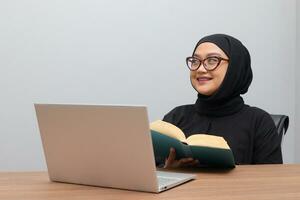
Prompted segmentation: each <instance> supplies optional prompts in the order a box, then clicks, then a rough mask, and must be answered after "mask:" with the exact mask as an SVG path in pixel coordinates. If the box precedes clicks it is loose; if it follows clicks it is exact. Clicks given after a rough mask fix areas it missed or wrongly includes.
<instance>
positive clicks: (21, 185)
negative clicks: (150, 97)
mask: <svg viewBox="0 0 300 200" xmlns="http://www.w3.org/2000/svg"><path fill="white" fill-rule="evenodd" d="M194 172H195V171H194ZM196 172H197V174H198V179H197V180H195V181H191V182H189V183H186V184H184V185H181V186H178V187H176V188H173V189H171V190H168V191H165V192H163V193H160V194H152V193H144V192H134V191H126V190H117V189H109V188H100V187H89V186H82V185H73V184H63V183H53V182H50V181H49V180H48V175H47V173H46V172H0V199H1V200H12V199H22V200H26V199H30V200H37V199H39V200H40V199H43V200H47V199H49V200H50V199H51V200H55V199H61V200H65V199H72V200H76V199H89V200H96V199H97V200H99V199H110V200H114V199H115V200H120V199H130V200H131V199H132V200H135V199H145V200H147V199H164V200H167V199H172V200H189V199H191V200H192V199H195V200H196V199H197V200H198V199H205V200H211V199H223V200H227V199H228V200H235V199H241V200H244V199H255V200H258V199H264V200H269V199H270V200H271V199H272V200H274V199H280V200H286V199H300V165H256V166H255V165H253V166H237V167H236V168H235V169H233V170H231V171H220V170H219V171H217V170H208V169H206V170H205V169H201V170H197V171H196Z"/></svg>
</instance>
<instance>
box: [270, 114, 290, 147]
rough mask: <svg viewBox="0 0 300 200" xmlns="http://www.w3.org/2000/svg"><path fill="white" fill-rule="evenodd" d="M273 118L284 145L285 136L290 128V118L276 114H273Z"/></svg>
mask: <svg viewBox="0 0 300 200" xmlns="http://www.w3.org/2000/svg"><path fill="white" fill-rule="evenodd" d="M271 117H272V119H273V121H274V123H275V126H276V128H277V133H278V135H279V137H280V139H281V143H282V140H283V136H284V135H285V133H286V131H287V130H288V127H289V117H288V116H286V115H275V114H271Z"/></svg>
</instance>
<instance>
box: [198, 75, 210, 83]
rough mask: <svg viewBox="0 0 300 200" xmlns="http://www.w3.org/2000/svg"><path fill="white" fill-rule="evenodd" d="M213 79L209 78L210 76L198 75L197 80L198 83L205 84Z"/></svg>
mask: <svg viewBox="0 0 300 200" xmlns="http://www.w3.org/2000/svg"><path fill="white" fill-rule="evenodd" d="M210 80H212V78H209V77H198V78H197V81H198V83H200V84H204V83H207V82H208V81H210Z"/></svg>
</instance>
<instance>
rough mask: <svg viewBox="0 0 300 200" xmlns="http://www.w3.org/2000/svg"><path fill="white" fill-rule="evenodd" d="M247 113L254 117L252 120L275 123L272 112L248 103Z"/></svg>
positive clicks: (258, 122)
mask: <svg viewBox="0 0 300 200" xmlns="http://www.w3.org/2000/svg"><path fill="white" fill-rule="evenodd" d="M245 114H246V115H247V116H249V117H250V118H252V120H255V122H256V123H257V124H267V125H269V126H273V125H274V121H273V119H272V117H271V115H270V113H269V112H267V111H266V110H264V109H262V108H259V107H255V106H249V105H246V106H245Z"/></svg>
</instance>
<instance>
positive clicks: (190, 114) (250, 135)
mask: <svg viewBox="0 0 300 200" xmlns="http://www.w3.org/2000/svg"><path fill="white" fill-rule="evenodd" d="M163 120H164V121H166V122H170V123H172V124H174V125H176V126H177V127H179V128H180V129H181V130H182V131H183V132H184V134H185V135H186V136H187V137H188V136H190V135H193V134H197V133H206V134H213V135H217V136H222V137H223V138H224V139H225V140H226V141H227V143H228V145H229V146H230V148H231V149H232V152H233V155H234V158H235V162H236V164H267V163H270V164H271V163H278V164H279V163H282V153H281V139H280V138H279V136H278V134H277V130H276V127H275V124H274V121H273V120H272V118H271V116H270V115H269V114H268V113H267V112H266V111H264V110H262V109H259V108H256V107H250V106H248V105H244V106H243V108H242V109H241V110H240V111H238V112H236V113H234V114H232V115H227V116H222V117H209V116H207V115H200V114H199V113H197V111H196V108H195V105H194V104H192V105H184V106H179V107H176V108H174V109H173V110H171V111H170V112H169V113H168V114H166V115H165V116H164V118H163Z"/></svg>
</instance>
